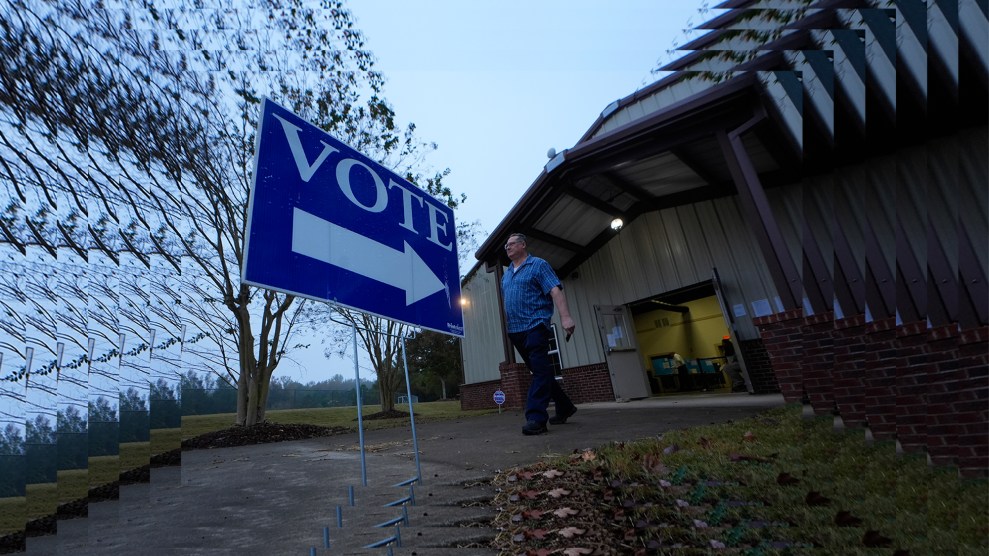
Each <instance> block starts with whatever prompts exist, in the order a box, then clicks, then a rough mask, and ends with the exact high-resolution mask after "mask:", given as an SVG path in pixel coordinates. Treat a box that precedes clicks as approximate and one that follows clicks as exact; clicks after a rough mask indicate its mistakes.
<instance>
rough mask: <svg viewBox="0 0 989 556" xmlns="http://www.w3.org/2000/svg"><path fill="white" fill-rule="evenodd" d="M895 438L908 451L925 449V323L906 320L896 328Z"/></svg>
mask: <svg viewBox="0 0 989 556" xmlns="http://www.w3.org/2000/svg"><path fill="white" fill-rule="evenodd" d="M896 342H897V358H896V439H897V440H899V441H900V446H902V447H903V450H904V451H907V452H922V451H924V450H926V449H927V426H926V425H927V400H926V398H925V395H926V394H927V386H928V383H929V382H930V380H929V375H930V374H931V372H930V365H929V364H928V363H927V323H926V322H925V321H918V322H910V323H905V324H903V325H901V326H899V327H897V329H896Z"/></svg>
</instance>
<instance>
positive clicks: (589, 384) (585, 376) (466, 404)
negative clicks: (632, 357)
mask: <svg viewBox="0 0 989 556" xmlns="http://www.w3.org/2000/svg"><path fill="white" fill-rule="evenodd" d="M498 370H499V371H500V372H501V380H489V381H487V382H477V383H474V384H461V385H460V408H461V409H464V410H468V409H490V408H496V407H498V405H497V404H495V403H494V400H493V398H492V396H493V394H494V392H495V390H501V391H502V392H504V393H505V403H504V404H502V406H501V407H502V408H503V409H523V408H525V399H526V396H527V395H528V393H529V385H530V384H532V375H531V374H529V369H528V368H527V367H526V366H525V363H511V364H510V363H501V364H500V365H498ZM560 386H562V387H563V391H564V392H566V393H567V395H568V396H570V399H571V400H572V401H573V402H574V403H587V402H613V401H615V393H614V391H612V389H611V375H610V373H608V365H607V364H606V363H596V364H594V365H583V366H581V367H570V368H568V369H563V378H562V380H560Z"/></svg>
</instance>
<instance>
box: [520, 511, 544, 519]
mask: <svg viewBox="0 0 989 556" xmlns="http://www.w3.org/2000/svg"><path fill="white" fill-rule="evenodd" d="M543 513H545V512H543V511H542V510H523V511H522V517H524V518H525V519H539V518H540V517H542V516H543Z"/></svg>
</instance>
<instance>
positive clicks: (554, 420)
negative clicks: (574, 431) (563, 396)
mask: <svg viewBox="0 0 989 556" xmlns="http://www.w3.org/2000/svg"><path fill="white" fill-rule="evenodd" d="M574 413H577V408H576V407H571V408H570V409H569V410H568V411H564V412H563V413H557V414H556V415H554V416H552V417H550V418H549V424H551V425H565V424H566V423H567V419H569V418H571V417H573V414H574Z"/></svg>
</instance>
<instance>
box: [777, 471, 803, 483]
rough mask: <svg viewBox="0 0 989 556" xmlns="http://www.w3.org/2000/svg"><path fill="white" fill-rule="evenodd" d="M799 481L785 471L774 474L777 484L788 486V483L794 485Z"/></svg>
mask: <svg viewBox="0 0 989 556" xmlns="http://www.w3.org/2000/svg"><path fill="white" fill-rule="evenodd" d="M799 482H800V479H798V478H796V477H794V476H793V475H791V474H789V473H787V472H785V471H784V472H782V473H780V474H779V475H777V476H776V484H778V485H782V486H790V485H795V484H797V483H799Z"/></svg>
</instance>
